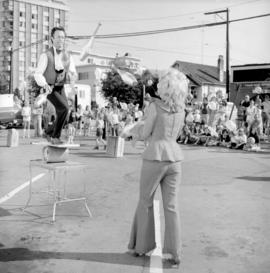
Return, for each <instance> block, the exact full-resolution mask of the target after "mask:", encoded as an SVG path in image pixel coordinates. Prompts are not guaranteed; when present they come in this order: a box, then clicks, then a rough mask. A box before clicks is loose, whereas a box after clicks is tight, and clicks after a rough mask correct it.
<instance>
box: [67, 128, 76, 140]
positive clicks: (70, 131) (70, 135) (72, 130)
mask: <svg viewBox="0 0 270 273" xmlns="http://www.w3.org/2000/svg"><path fill="white" fill-rule="evenodd" d="M75 134H76V128H75V126H74V123H69V124H68V125H67V137H68V139H67V143H68V144H73V143H74V137H75Z"/></svg>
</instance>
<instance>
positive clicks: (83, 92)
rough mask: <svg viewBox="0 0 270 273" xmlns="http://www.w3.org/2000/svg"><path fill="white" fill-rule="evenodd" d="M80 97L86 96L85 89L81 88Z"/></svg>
mask: <svg viewBox="0 0 270 273" xmlns="http://www.w3.org/2000/svg"><path fill="white" fill-rule="evenodd" d="M79 97H80V98H82V99H84V98H85V91H84V90H79Z"/></svg>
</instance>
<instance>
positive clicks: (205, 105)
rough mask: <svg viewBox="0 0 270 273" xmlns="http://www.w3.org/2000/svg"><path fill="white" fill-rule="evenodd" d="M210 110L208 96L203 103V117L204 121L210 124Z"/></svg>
mask: <svg viewBox="0 0 270 273" xmlns="http://www.w3.org/2000/svg"><path fill="white" fill-rule="evenodd" d="M208 112H209V110H208V99H207V97H204V98H203V102H202V105H201V117H202V121H204V123H205V124H208V119H209V113H208Z"/></svg>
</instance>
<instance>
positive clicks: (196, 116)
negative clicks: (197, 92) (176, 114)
mask: <svg viewBox="0 0 270 273" xmlns="http://www.w3.org/2000/svg"><path fill="white" fill-rule="evenodd" d="M193 117H194V122H195V123H196V124H198V123H201V114H200V110H199V109H196V110H195V111H194V115H193Z"/></svg>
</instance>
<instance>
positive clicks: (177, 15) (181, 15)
mask: <svg viewBox="0 0 270 273" xmlns="http://www.w3.org/2000/svg"><path fill="white" fill-rule="evenodd" d="M258 1H262V0H251V1H248V2H247V1H245V2H240V3H238V4H234V5H229V6H226V7H224V8H231V7H236V6H242V5H246V4H250V3H254V2H258ZM204 12H205V10H203V11H196V12H189V13H181V14H176V15H169V16H160V17H150V18H149V17H146V18H134V19H105V20H98V21H101V22H103V23H104V22H123V23H124V22H140V21H156V20H164V19H170V18H179V17H183V16H188V15H194V14H203V13H204ZM96 21H97V20H73V21H72V22H82V23H83V22H96Z"/></svg>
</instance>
